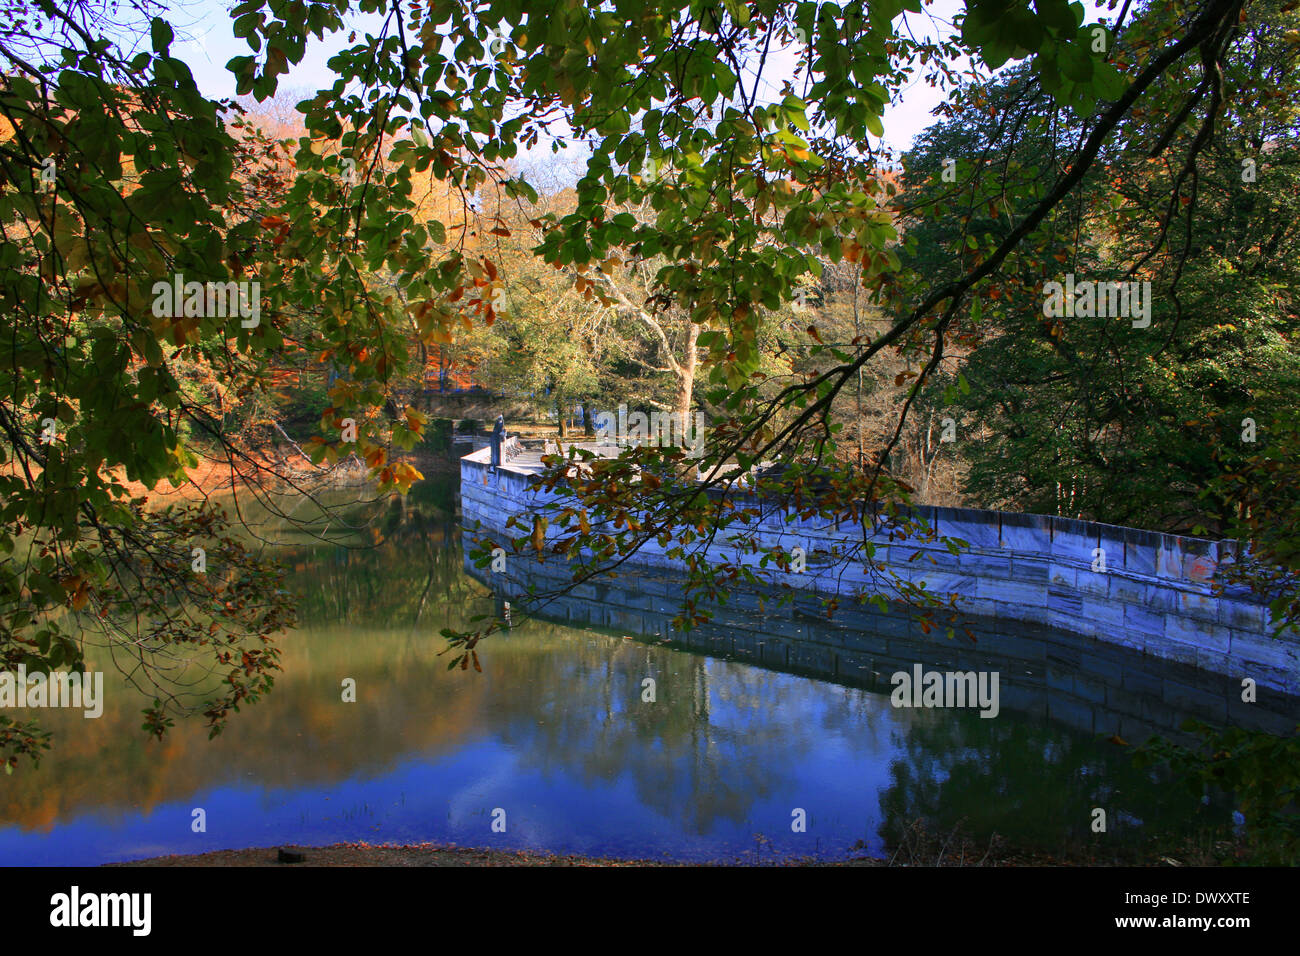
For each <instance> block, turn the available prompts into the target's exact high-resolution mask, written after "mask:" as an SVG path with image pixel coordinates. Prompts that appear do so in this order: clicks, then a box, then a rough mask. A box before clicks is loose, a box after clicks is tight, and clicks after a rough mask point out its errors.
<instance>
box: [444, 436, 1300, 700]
mask: <svg viewBox="0 0 1300 956" xmlns="http://www.w3.org/2000/svg"><path fill="white" fill-rule="evenodd" d="M488 454H489V453H488V451H487V450H486V449H484V450H482V451H477V452H474V453H473V454H470V455H467V456H465V457H464V458H462V459H461V513H462V521H463V524H464V526H465V527H466V528H467V529H468V530H470V531H471V532H473V531H475V529H479V532H480V533H481V534H484V535H486V536H488V537H494V538H495V539H496V540H499V541H502V542H504V541H506V540H508V539H510V538H513V537H521V536H523V534H524V532H523V531H520V530H519V529H509V530H507V529H506V528H505V524H506V522H507V521H508V520H509V518H510V517H511V516H513V515H520V514H528V513H530V512H533V511H535V510H537V509H538V508H539V506H541V505H543V504H545V502H546V500H547V497H548V496H545V495H542V496H539V495H538V493H537V492H535V491H533V490H532V489H531V488H530V487H529V485H530V479H531V475H530V474H529V473H528V472H527V471H526V470H525V469H521V468H513V467H511V466H510V465H509V464H507V465H506V466H505V467H503V468H501V469H498V470H496V471H493V470H492V469H491V467H490V465H489V462H488ZM730 497H732V500H734V501H736V503H737V504H738V505H739V506H742V507H753V508H755V509H757V510H759V511H760V513H761V517H760V518H759V519H758V520H757V521H756V522H754V523H752V524H749V525H747V526H745V527H744V528H743V529H742V528H741V526H740V525H739V524H737V525H735V526H733V528H731V529H728V532H729V533H730V534H732V535H735V534H737V533H740V534H744V535H745V536H754V537H756V538H757V539H758V540H759V541H760V542H761V543H762V544H763V545H765V546H768V547H772V546H778V545H779V546H780V547H782V548H784V549H786V550H789V549H791V548H793V547H795V546H798V547H801V548H803V549H804V551H805V553H806V554H807V562H808V564H807V570H806V572H805V573H803V574H783V573H781V572H779V571H775V570H773V569H771V568H770V567H769V568H768V569H765V572H764V573H766V574H767V576H768V577H769V580H771V582H772V584H773V586H775V587H780V586H781V585H782V584H785V585H788V586H789V587H791V588H794V589H798V590H803V591H809V592H812V593H815V594H822V595H832V594H844V593H850V592H852V593H857V592H858V591H860V590H863V589H865V590H867V591H874V590H876V589H878V588H879V587H880V584H881V579H880V576H879V575H875V574H872V572H871V571H870V570H869V569H868V568H867V567H866V566H865V565H864V563H863V561H862V559H861V557H858V558H857V559H854V558H852V557H849V558H847V559H846V558H845V556H846V555H852V554H854V553H855V548H856V549H860V546H861V543H862V541H863V533H862V528H861V526H860V525H858V524H857V523H853V522H844V523H840V522H834V521H828V520H826V519H824V518H814V519H810V520H802V519H796V520H790V518H791V516H790V515H788V514H787V513H786V512H785V511H784V510H783V509H781V508H780V507H779V506H776V505H775V504H774V503H771V502H765V501H763V500H762V499H759V498H754V497H749V496H746V495H744V494H735V495H732V496H730ZM913 512H914V513H916V514H919V516H920V517H922V518H924V519H925V520H926V522H927V523H928V524H929V526H930V528H931V529H932V530H933V531H934V532H936V533H937V534H938V535H939V536H943V537H949V538H957V539H961V540H963V541H966V542H968V544H969V547H968V548H963V549H961V550H960V552H959V553H958V554H952V553H951V552H950V551H949V549H948V547H947V546H946V544H945V543H944V542H943V541H942V540H935V541H920V540H917V539H915V538H913V539H904V540H899V539H894V540H890V538H889V535H888V534H887V533H880V534H877V535H875V536H872V537H870V539H869V540H871V541H872V543H873V544H874V545H875V548H876V550H875V555H874V558H873V560H874V561H877V562H884V563H885V564H886V565H887V566H888V567H889V568H890V570H891V571H893V572H895V573H897V574H899V575H900V576H902V577H904V578H906V579H907V580H910V581H915V582H922V581H923V582H924V583H925V586H926V587H927V589H929V590H931V591H933V592H936V593H938V594H940V595H946V594H949V593H952V594H956V595H957V596H958V599H957V600H958V604H957V606H958V608H959V609H960V610H961V611H962V613H963V614H965V615H969V616H970V617H971V618H972V619H982V620H986V621H987V620H992V621H998V620H1002V621H1008V622H1016V623H1020V624H1032V625H1041V626H1043V627H1045V628H1048V629H1053V630H1058V631H1065V632H1068V633H1070V634H1074V635H1077V636H1079V637H1083V638H1087V639H1090V640H1094V641H1098V642H1102V643H1105V644H1109V645H1114V646H1117V647H1122V648H1126V649H1128V650H1130V651H1134V652H1137V653H1140V654H1144V655H1147V656H1148V657H1152V658H1158V659H1162V660H1166V661H1172V662H1176V663H1178V664H1181V665H1187V666H1190V667H1194V668H1196V669H1198V670H1200V671H1204V672H1209V673H1213V674H1219V675H1224V676H1226V677H1229V678H1231V679H1233V680H1234V681H1235V682H1237V683H1238V685H1239V684H1240V681H1241V680H1242V679H1243V678H1253V679H1254V680H1255V681H1256V683H1257V684H1258V685H1259V686H1260V687H1264V688H1272V689H1274V690H1278V691H1282V692H1284V693H1286V694H1288V695H1300V635H1295V634H1294V633H1291V634H1288V635H1286V636H1284V637H1282V638H1278V639H1275V638H1273V637H1271V631H1270V624H1271V619H1270V616H1269V612H1268V607H1267V605H1266V604H1265V603H1264V601H1263V600H1262V599H1261V598H1259V597H1258V596H1257V595H1254V594H1252V593H1250V592H1249V591H1246V590H1244V589H1240V588H1235V589H1230V590H1227V591H1225V592H1224V593H1221V594H1217V595H1216V594H1215V593H1214V592H1213V590H1212V588H1211V579H1212V577H1213V575H1214V573H1215V570H1216V569H1217V568H1218V566H1219V563H1220V562H1221V561H1222V560H1225V559H1228V558H1230V557H1231V556H1232V555H1233V554H1234V553H1235V543H1234V542H1230V541H1217V542H1216V541H1206V540H1202V539H1198V538H1189V537H1183V536H1178V535H1168V534H1161V533H1158V532H1150V531H1141V530H1137V529H1133V528H1124V527H1118V526H1115V525H1105V524H1095V523H1090V522H1084V521H1075V520H1072V519H1069V518H1059V517H1053V516H1046V515H1027V514H1015V513H1010V512H998V511H980V510H973V509H962V508H940V507H920V508H915V509H913ZM558 533H559V532H557V531H555V530H554V529H552V530H551V531H548V537H554V536H557V535H558ZM721 537H722V536H721V535H720V536H719V538H721ZM1097 549H1102V551H1103V552H1104V560H1105V570H1094V566H1097V565H1098V559H1097ZM708 557H709V560H710V561H716V562H722V561H730V562H733V563H736V562H742V561H743V562H745V563H749V564H756V563H757V560H758V556H757V555H753V554H741V552H740V551H738V550H737V549H736V546H735V544H734V543H731V542H724V541H719V543H717V544H715V545H714V546H713V547H712V548H710V549H709V553H708ZM552 560H558V559H557V558H553V559H552ZM634 562H635V565H636V566H639V567H643V568H675V569H678V570H681V568H682V566H681V564H680V562H678V561H677V560H675V559H672V558H669V557H667V556H666V555H665V554H664V553H663V550H662V549H661V548H659V546H658V544H657V543H656V542H654V541H650V542H648V543H647V544H646V545H645V546H644V547H643V548H642V550H641V551H639V552H638V554H637V555H636V557H635V559H634ZM629 564H633V562H629ZM628 570H629V568H628V565H625V566H624V577H626V575H627V572H628Z"/></svg>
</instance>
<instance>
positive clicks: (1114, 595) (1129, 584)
mask: <svg viewBox="0 0 1300 956" xmlns="http://www.w3.org/2000/svg"><path fill="white" fill-rule="evenodd" d="M1106 586H1107V589H1108V590H1107V594H1108V596H1109V597H1110V599H1111V600H1112V601H1119V602H1122V603H1124V604H1138V605H1140V604H1143V603H1145V601H1146V591H1147V585H1146V583H1145V582H1144V581H1141V580H1138V579H1135V578H1130V577H1128V576H1127V575H1125V574H1108V575H1107V576H1106Z"/></svg>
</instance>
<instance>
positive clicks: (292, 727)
mask: <svg viewBox="0 0 1300 956" xmlns="http://www.w3.org/2000/svg"><path fill="white" fill-rule="evenodd" d="M444 540H450V536H448V538H447V539H444ZM332 550H333V549H331V551H332ZM387 550H388V549H381V550H380V552H378V553H376V552H352V553H348V554H346V555H345V556H344V559H343V561H341V562H337V561H335V560H333V556H331V559H330V560H328V561H324V562H316V563H310V564H309V565H308V570H309V571H310V580H309V581H308V582H307V584H308V586H309V587H312V586H314V590H312V591H310V592H309V594H308V595H307V598H308V599H307V601H306V602H305V603H304V626H303V627H302V628H301V629H300V630H299V631H297V632H295V633H294V634H293V635H292V636H291V637H289V638H287V639H285V641H284V642H283V646H284V648H285V657H284V661H283V663H284V666H285V672H284V674H282V675H281V676H280V677H279V678H278V679H277V682H276V687H275V689H274V690H273V691H272V692H271V694H270V695H269V696H268V697H267V698H266V699H265V700H264V701H263V702H261V703H259V704H257V705H255V706H253V707H249V708H246V709H245V711H244V712H243V713H241V714H238V715H235V716H234V717H233V719H232V721H231V723H230V725H229V727H228V729H227V731H226V732H225V733H224V734H223V735H221V736H220V737H218V738H216V739H215V740H212V741H209V740H208V739H207V735H206V733H205V732H204V731H203V728H202V727H201V726H199V724H200V723H201V722H188V721H178V724H177V728H176V729H175V730H173V732H172V733H170V734H169V735H168V738H167V739H166V741H164V742H163V743H161V744H159V743H158V742H156V741H148V740H145V739H144V735H143V734H142V733H141V732H140V731H139V716H138V714H139V709H140V707H141V706H142V701H141V700H140V699H139V698H137V697H133V696H131V695H130V694H128V693H127V692H125V691H123V690H121V688H117V690H116V691H115V692H114V693H111V694H110V695H109V696H108V700H107V701H106V707H105V716H104V717H103V718H102V719H101V720H96V721H84V722H83V721H73V720H71V719H70V718H68V717H67V716H66V715H62V714H54V715H51V717H50V719H49V720H48V721H46V720H45V719H44V717H43V722H44V723H46V726H47V727H49V728H50V729H53V730H55V731H56V739H55V744H54V747H55V749H54V751H53V752H52V753H51V755H50V756H48V757H46V758H45V759H44V760H43V761H42V765H41V767H40V768H39V769H37V770H35V771H32V770H29V769H27V768H24V769H23V770H22V771H20V772H19V773H17V774H15V775H14V776H13V777H8V778H4V779H0V820H2V821H3V824H0V863H8V864H38V865H42V864H45V865H48V864H93V863H98V862H104V861H111V860H126V859H138V858H142V857H147V856H156V855H163V854H171V853H201V852H205V851H210V850H217V849H225V848H233V847H244V846H274V845H278V844H290V843H298V844H305V845H321V844H328V843H335V842H356V841H365V842H370V843H419V842H426V841H429V842H451V843H456V844H458V845H461V846H499V847H505V848H523V847H529V848H536V849H544V850H549V851H555V852H574V853H585V854H604V855H613V856H635V857H647V858H654V857H664V856H667V857H672V858H682V859H735V858H738V857H741V856H742V855H744V856H745V857H746V858H748V859H754V858H755V857H754V853H755V848H756V840H755V837H756V835H760V834H761V835H762V837H763V838H765V840H766V841H770V842H769V843H767V844H766V846H765V848H764V849H762V850H761V851H759V852H760V857H759V858H762V855H767V856H771V855H773V854H781V855H786V854H795V855H804V854H812V853H815V852H816V853H822V854H832V855H835V854H842V853H844V852H845V851H847V850H848V849H849V848H850V847H852V846H853V845H854V844H855V843H857V842H858V841H865V842H866V844H867V846H868V848H869V849H870V850H871V851H875V852H880V851H881V850H882V846H883V842H882V839H881V835H880V830H881V828H882V825H883V826H886V827H892V828H894V829H897V827H898V826H900V825H901V823H900V821H904V820H909V819H912V818H913V817H914V816H915V815H918V814H923V815H927V816H931V817H933V818H936V819H938V820H940V821H946V822H948V823H954V822H955V821H957V820H961V819H965V820H966V821H967V822H968V825H970V826H971V827H972V832H973V833H974V834H975V835H977V836H978V835H980V834H987V833H988V832H992V831H996V832H999V833H1001V834H1003V835H1005V836H1008V837H1011V838H1013V839H1014V838H1017V837H1019V838H1021V839H1024V840H1026V841H1031V840H1044V841H1048V842H1050V841H1052V840H1057V841H1060V840H1063V839H1065V838H1067V837H1069V836H1071V835H1073V836H1077V837H1082V836H1083V835H1084V834H1086V828H1087V825H1088V822H1089V821H1090V819H1091V818H1090V814H1089V812H1088V811H1089V808H1090V807H1091V806H1094V805H1096V804H1095V800H1096V799H1097V796H1098V794H1100V793H1105V794H1107V795H1108V797H1107V799H1110V800H1111V801H1112V804H1113V805H1114V809H1115V811H1116V812H1114V813H1112V814H1111V817H1112V819H1113V820H1122V819H1124V816H1123V815H1124V814H1128V815H1129V816H1131V818H1133V819H1142V820H1145V821H1148V823H1150V824H1152V825H1157V824H1159V825H1161V826H1166V827H1168V826H1172V827H1174V828H1185V827H1186V826H1188V825H1189V822H1190V820H1191V812H1190V811H1189V810H1188V806H1193V807H1196V808H1199V806H1200V804H1199V801H1195V800H1187V801H1184V802H1178V799H1177V798H1175V797H1174V796H1172V795H1171V793H1170V790H1171V788H1167V787H1162V786H1161V782H1160V781H1159V780H1158V779H1156V778H1155V777H1153V776H1151V775H1150V774H1141V773H1138V772H1136V771H1134V770H1133V769H1132V767H1131V765H1130V764H1129V763H1128V760H1127V755H1126V754H1125V753H1123V752H1121V751H1119V749H1118V748H1114V747H1109V746H1108V745H1105V744H1103V743H1101V742H1100V741H1098V740H1096V739H1095V738H1094V737H1092V736H1091V735H1088V734H1084V733H1081V732H1076V731H1072V730H1069V729H1066V728H1064V727H1061V726H1059V725H1055V724H1052V723H1050V722H1047V721H1044V720H1041V719H1031V718H1028V717H1024V716H1021V715H1018V714H1015V713H1013V712H1011V711H1009V710H1007V709H1005V708H1004V710H1003V713H1002V715H1001V716H1000V717H999V718H998V719H995V720H982V719H980V718H979V717H978V716H977V715H976V714H975V713H974V712H969V713H955V712H952V711H925V712H921V711H901V710H900V711H896V710H894V709H892V708H891V707H890V704H889V699H888V696H887V695H884V694H872V693H869V692H867V691H864V690H861V689H856V688H845V687H839V686H836V685H832V684H828V683H825V682H822V681H818V680H814V679H811V678H807V677H800V676H794V675H790V674H782V673H777V672H773V671H767V670H763V669H761V668H758V667H754V666H751V665H748V664H744V663H740V662H729V661H723V660H710V659H707V658H704V657H702V656H699V655H696V654H692V653H688V652H685V651H681V650H674V649H672V648H668V647H663V646H655V645H643V644H639V643H633V642H628V641H623V640H620V639H619V638H618V637H611V636H606V635H604V634H597V633H593V632H590V631H586V632H583V631H578V630H574V629H572V628H568V627H564V626H561V625H557V624H550V623H546V622H540V621H538V622H530V623H529V624H527V625H525V626H523V627H521V628H519V629H517V630H516V631H514V632H511V633H510V634H509V635H505V636H501V637H498V638H492V639H489V641H487V642H485V643H484V644H483V645H482V646H481V648H480V656H481V658H482V661H483V666H484V672H483V673H482V674H474V673H472V672H471V673H468V674H466V673H461V672H459V671H457V672H454V673H449V672H447V670H446V661H447V658H445V657H439V656H438V652H439V651H440V650H442V649H443V647H444V646H445V645H444V642H443V641H442V639H441V638H440V637H438V636H437V635H438V631H439V629H440V628H442V627H447V626H452V627H455V626H463V623H464V621H466V620H467V619H468V617H469V615H471V614H475V613H482V612H483V611H485V610H489V609H490V601H489V599H487V598H485V597H484V596H483V595H482V592H481V591H480V590H478V589H477V585H474V584H472V583H471V582H469V581H468V579H467V578H465V576H464V575H463V574H462V572H461V569H460V555H459V550H458V549H456V548H454V547H451V546H447V545H443V544H439V545H438V546H435V547H433V548H431V549H429V550H428V551H427V552H426V554H427V557H426V556H422V555H421V554H420V553H419V551H415V550H413V549H412V548H410V547H405V548H402V549H398V550H397V551H395V552H393V553H387ZM430 585H432V587H430ZM301 586H302V585H301V584H300V587H301ZM426 589H427V590H429V591H430V593H431V598H430V600H429V601H428V602H427V604H428V606H425V605H422V604H421V605H420V609H419V610H417V604H420V598H421V595H422V593H424V592H425V591H426ZM435 603H436V604H437V607H434V608H432V610H431V609H430V608H431V607H432V605H434V604H435ZM646 676H653V677H654V678H655V680H656V695H657V699H656V701H655V702H654V703H643V702H642V700H641V693H642V684H641V681H642V679H643V678H644V677H646ZM343 677H353V678H355V679H356V680H357V688H358V701H357V703H356V704H342V703H340V702H339V682H340V680H341V679H342V678H343ZM1045 758H1046V760H1045ZM195 807H202V808H203V809H204V810H205V811H206V815H207V817H206V822H207V832H206V833H194V832H192V831H191V828H190V824H191V819H192V818H191V810H192V809H193V808H195ZM497 807H500V808H503V809H504V810H505V811H506V824H507V830H506V832H505V833H504V834H500V833H493V832H492V828H491V824H492V814H493V810H494V809H495V808H497ZM795 808H801V809H803V810H805V811H806V813H807V832H806V833H801V834H800V833H794V832H792V831H791V820H792V816H791V814H792V811H793V810H794V809H795ZM1117 829H1118V828H1117Z"/></svg>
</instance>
